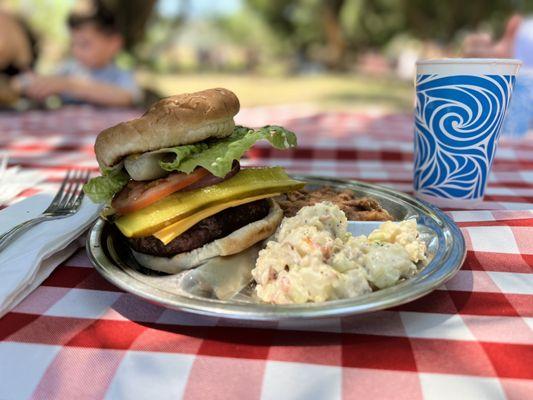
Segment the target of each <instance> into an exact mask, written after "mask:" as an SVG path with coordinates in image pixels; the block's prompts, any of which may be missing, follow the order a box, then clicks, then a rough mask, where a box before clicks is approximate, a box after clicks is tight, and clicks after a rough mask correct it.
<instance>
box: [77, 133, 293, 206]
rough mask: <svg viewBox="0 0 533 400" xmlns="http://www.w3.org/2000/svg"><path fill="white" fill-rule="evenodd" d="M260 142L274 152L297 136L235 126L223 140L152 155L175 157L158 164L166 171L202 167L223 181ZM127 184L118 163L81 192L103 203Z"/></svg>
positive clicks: (161, 150) (288, 144)
mask: <svg viewBox="0 0 533 400" xmlns="http://www.w3.org/2000/svg"><path fill="white" fill-rule="evenodd" d="M259 140H268V141H269V142H270V144H272V146H274V147H275V148H277V149H288V148H291V147H295V146H296V135H295V134H294V133H293V132H291V131H288V130H286V129H285V128H283V127H281V126H276V125H268V126H265V127H263V128H259V129H257V130H254V129H250V128H246V127H244V126H236V127H235V129H234V131H233V133H232V134H231V135H230V136H228V137H226V138H223V139H218V140H210V141H206V142H202V143H195V144H190V145H184V146H176V147H171V148H166V149H160V150H157V151H155V152H154V153H170V154H172V153H174V155H175V158H174V159H172V160H171V161H166V160H167V158H165V161H159V165H160V166H161V168H163V169H164V170H166V171H180V172H184V173H186V174H189V173H191V172H192V171H194V169H196V168H197V167H203V168H205V169H207V170H208V171H209V172H211V173H212V174H213V175H215V176H218V177H223V176H225V175H227V174H228V172H229V171H230V170H231V167H232V164H233V161H234V160H239V159H240V158H241V157H242V156H243V154H244V153H245V152H246V151H247V150H248V149H249V148H250V147H252V146H253V145H254V144H255V143H256V142H257V141H259ZM129 180H130V176H129V175H128V173H127V172H126V170H125V169H124V167H123V164H122V163H120V164H119V165H117V166H116V167H113V168H110V169H104V170H103V171H102V176H98V177H96V178H92V179H91V180H90V181H89V182H87V183H86V184H85V185H84V186H83V191H84V192H85V194H87V196H88V197H89V198H90V199H91V200H92V201H93V202H95V203H106V202H108V201H110V200H112V199H113V196H114V195H115V194H116V193H118V192H119V191H120V190H121V189H122V188H123V187H124V186H126V184H127V183H128V181H129Z"/></svg>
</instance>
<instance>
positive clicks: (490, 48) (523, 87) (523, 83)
mask: <svg viewBox="0 0 533 400" xmlns="http://www.w3.org/2000/svg"><path fill="white" fill-rule="evenodd" d="M463 53H464V55H465V56H466V57H483V58H517V59H519V60H521V61H522V67H521V68H520V73H519V75H518V77H517V78H516V83H515V89H514V92H513V97H512V99H511V105H510V107H509V111H508V114H507V117H506V119H505V122H504V126H503V130H502V131H503V134H504V135H506V136H515V137H518V136H523V135H525V134H526V133H527V132H528V130H529V129H530V127H532V125H533V117H532V116H533V17H523V16H521V15H513V16H512V17H511V18H510V19H509V20H508V21H507V24H506V26H505V30H504V33H503V35H502V37H501V38H500V39H494V38H493V37H492V36H491V35H489V34H487V33H476V34H472V35H469V36H467V37H466V38H465V41H464V44H463Z"/></svg>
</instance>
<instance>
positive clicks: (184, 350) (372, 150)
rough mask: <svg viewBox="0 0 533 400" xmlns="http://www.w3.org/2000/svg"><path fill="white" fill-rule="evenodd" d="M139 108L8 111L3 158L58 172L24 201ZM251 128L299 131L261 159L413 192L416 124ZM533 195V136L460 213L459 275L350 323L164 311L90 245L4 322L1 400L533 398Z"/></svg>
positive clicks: (282, 112) (364, 118)
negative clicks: (99, 259)
mask: <svg viewBox="0 0 533 400" xmlns="http://www.w3.org/2000/svg"><path fill="white" fill-rule="evenodd" d="M137 115H139V112H138V111H131V110H99V109H93V108H90V107H78V108H65V109H62V110H58V111H53V112H38V111H32V112H27V113H25V114H20V115H18V114H3V115H0V149H8V150H10V152H11V154H12V162H13V163H16V164H20V165H22V166H24V167H25V168H36V169H39V170H41V171H42V172H43V173H45V174H46V175H47V181H46V182H45V183H43V184H42V185H40V186H39V187H36V188H33V189H31V190H28V191H26V192H24V193H22V194H21V196H22V197H24V196H30V195H32V194H34V193H36V192H37V191H39V190H51V191H55V190H56V188H57V184H58V182H59V181H61V179H62V177H63V175H64V171H65V169H66V168H68V167H71V166H85V167H91V168H96V163H95V161H94V156H93V153H92V144H93V141H94V136H95V134H96V133H97V132H98V131H100V130H101V129H103V128H105V127H107V126H109V125H111V124H114V123H116V122H118V121H122V120H125V119H129V118H132V117H135V116H137ZM238 122H240V123H243V124H248V125H254V126H259V125H263V124H266V123H277V124H280V125H285V126H286V127H288V128H290V129H293V130H294V131H296V132H297V133H298V135H299V142H300V146H299V147H298V149H296V150H294V151H290V152H289V151H287V152H282V151H277V150H272V149H271V148H268V147H264V146H259V147H257V148H255V149H253V150H252V151H250V153H249V159H248V160H247V162H246V164H248V165H282V166H285V167H286V168H287V170H288V171H290V172H293V173H311V174H318V175H328V176H335V177H345V178H356V179H360V180H365V181H372V182H378V183H381V184H386V185H389V186H391V187H393V188H396V189H400V190H404V191H409V190H410V189H411V167H412V142H411V140H412V120H411V116H409V115H385V114H382V113H370V112H367V113H363V112H360V113H355V112H354V113H349V112H337V113H333V112H330V113H320V112H317V111H316V110H313V109H312V108H302V107H283V106H279V107H263V108H256V109H245V110H242V111H241V113H240V114H239V117H238ZM532 199H533V141H532V140H523V141H521V142H512V141H506V142H503V143H502V144H501V146H500V148H499V149H498V154H497V159H496V161H495V165H494V173H493V174H492V177H491V180H490V187H489V189H488V195H487V199H486V200H487V201H486V202H485V203H483V204H482V205H481V206H480V208H479V209H478V210H473V211H464V210H462V211H461V210H449V214H450V215H451V216H452V217H453V218H454V219H455V221H456V222H457V223H458V224H459V226H460V227H461V229H462V231H463V233H464V236H465V238H466V241H467V246H468V254H467V258H466V262H465V264H464V266H463V268H462V269H461V271H459V273H458V274H457V275H456V276H455V277H454V278H453V279H452V280H451V281H449V282H448V283H447V284H446V285H445V286H442V287H441V288H439V289H438V290H436V291H434V292H433V293H431V294H429V295H427V296H425V297H423V298H422V299H420V300H418V301H415V302H412V303H409V304H406V305H403V306H401V307H397V308H395V309H390V310H386V311H382V312H376V313H372V314H368V315H363V316H357V317H348V318H343V319H330V320H320V321H301V322H296V323H280V324H274V323H270V324H265V325H262V326H252V327H250V326H248V325H247V324H245V323H244V322H240V321H236V322H235V321H233V322H232V321H227V320H222V319H215V318H207V317H199V316H195V315H192V314H186V313H180V312H176V311H172V310H166V309H163V308H161V307H159V306H156V305H153V304H150V303H147V302H145V301H142V300H140V299H137V298H135V297H134V296H133V295H130V294H127V293H124V292H122V291H121V290H119V289H117V288H116V287H114V286H112V285H111V284H109V283H107V282H106V281H104V280H103V279H102V278H101V277H100V276H99V275H98V273H97V272H96V271H95V270H94V269H93V267H92V266H91V264H90V263H89V260H88V258H87V257H86V256H85V252H84V250H83V249H80V250H79V251H78V252H77V253H76V254H75V255H74V256H73V257H71V258H70V259H69V260H67V261H66V262H65V263H63V264H62V265H61V266H60V267H58V268H57V269H56V271H55V272H54V273H52V275H51V276H50V277H49V278H48V279H47V280H46V281H45V282H44V283H43V284H42V285H41V286H40V287H39V288H38V289H37V290H36V291H35V292H33V293H32V294H31V295H30V296H29V297H28V298H27V299H26V300H25V301H23V302H22V303H21V304H19V305H18V306H17V307H16V308H15V309H14V310H13V311H12V312H11V313H9V314H7V315H6V316H5V317H4V318H2V319H1V320H0V398H1V399H23V398H29V397H31V398H36V399H85V398H87V399H92V398H108V399H115V398H124V399H160V398H161V399H166V398H179V397H181V396H182V397H183V398H186V399H207V398H210V399H211V398H213V399H259V398H261V399H282V398H283V399H339V398H343V399H357V398H365V399H391V398H395V399H418V398H427V399H440V398H447V399H449V398H453V399H459V398H460V399H481V398H487V399H489V398H490V399H500V398H508V399H526V398H528V397H529V398H533V273H532V266H533V205H532V204H531V203H532ZM0 270H1V266H0Z"/></svg>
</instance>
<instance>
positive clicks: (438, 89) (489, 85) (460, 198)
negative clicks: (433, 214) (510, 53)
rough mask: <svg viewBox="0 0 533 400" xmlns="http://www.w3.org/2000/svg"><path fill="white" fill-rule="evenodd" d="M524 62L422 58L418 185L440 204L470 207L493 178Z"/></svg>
mask: <svg viewBox="0 0 533 400" xmlns="http://www.w3.org/2000/svg"><path fill="white" fill-rule="evenodd" d="M520 64H521V62H520V61H519V60H511V59H480V58H477V59H469V58H452V59H442V60H423V61H419V62H417V75H416V108H415V141H414V145H415V149H414V150H415V153H414V154H415V161H414V181H413V184H414V189H415V193H416V195H417V196H418V197H420V198H422V199H424V200H427V201H429V202H431V203H433V204H435V205H437V206H440V207H454V208H470V207H473V206H475V205H476V204H478V203H479V202H480V201H481V200H482V199H483V195H484V194H485V187H486V185H487V180H488V176H489V173H490V169H491V166H492V161H493V159H494V153H495V151H496V146H497V143H498V138H499V136H500V132H501V127H502V123H503V120H504V117H505V114H506V112H507V109H508V106H509V102H510V100H511V94H512V92H513V87H514V82H515V77H516V75H517V74H518V70H519V68H520Z"/></svg>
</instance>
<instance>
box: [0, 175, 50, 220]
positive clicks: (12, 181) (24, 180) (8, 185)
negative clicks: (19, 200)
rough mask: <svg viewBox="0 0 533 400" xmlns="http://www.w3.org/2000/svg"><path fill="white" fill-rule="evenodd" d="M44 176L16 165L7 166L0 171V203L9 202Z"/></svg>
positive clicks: (40, 180)
mask: <svg viewBox="0 0 533 400" xmlns="http://www.w3.org/2000/svg"><path fill="white" fill-rule="evenodd" d="M45 178H46V177H45V176H44V175H43V174H42V173H41V172H39V171H32V170H25V169H21V168H20V167H18V166H16V167H11V168H7V169H6V170H5V171H3V172H2V173H0V204H7V203H9V202H10V201H11V200H12V199H13V198H14V197H15V196H16V195H18V194H19V193H20V192H22V191H23V190H26V189H28V188H31V187H35V186H36V185H37V184H39V183H41V182H42V181H44V179H45ZM0 229H2V227H1V226H0Z"/></svg>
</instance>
